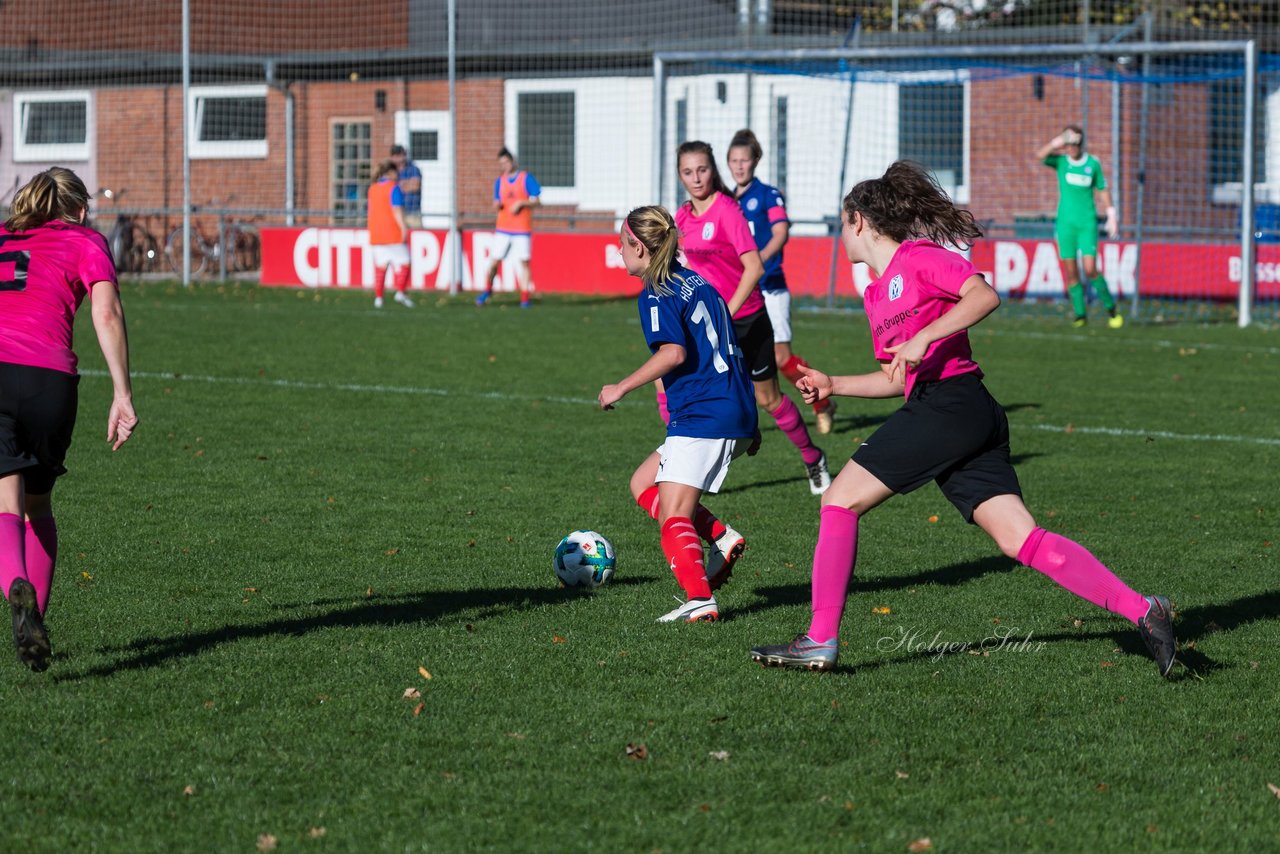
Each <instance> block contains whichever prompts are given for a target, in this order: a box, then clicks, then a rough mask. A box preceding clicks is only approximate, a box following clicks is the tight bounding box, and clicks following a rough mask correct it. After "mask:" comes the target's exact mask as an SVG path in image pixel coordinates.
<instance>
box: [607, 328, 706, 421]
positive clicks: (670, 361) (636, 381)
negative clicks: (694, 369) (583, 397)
mask: <svg viewBox="0 0 1280 854" xmlns="http://www.w3.org/2000/svg"><path fill="white" fill-rule="evenodd" d="M684 360H685V349H684V347H682V346H681V345H679V344H671V343H667V344H663V345H661V346H660V347H658V349H657V351H656V352H655V353H654V354H653V355H652V356H650V357H649V358H648V359H647V360H646V361H645V363H644V364H643V365H641V366H640V367H638V368H636V370H635V372H634V373H632V374H631V376H629V377H627V378H626V379H624V380H622V381H621V382H617V383H610V384H609V385H606V386H604V387H603V388H601V389H600V394H598V395H597V396H596V400H597V401H598V402H599V404H600V408H601V409H613V405H614V404H615V403H617V402H618V401H619V400H622V398H624V397H626V396H627V395H628V394H629V393H630V392H633V391H635V390H636V389H638V388H640V386H643V385H648V384H649V383H651V382H653V381H654V380H658V379H661V378H662V377H664V376H666V375H667V374H668V373H670V372H671V370H672V369H673V368H675V367H676V366H678V365H682V364H684Z"/></svg>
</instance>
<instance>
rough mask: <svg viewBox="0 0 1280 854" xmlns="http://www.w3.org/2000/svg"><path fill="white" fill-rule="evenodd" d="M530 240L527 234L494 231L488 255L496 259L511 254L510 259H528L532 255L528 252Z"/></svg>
mask: <svg viewBox="0 0 1280 854" xmlns="http://www.w3.org/2000/svg"><path fill="white" fill-rule="evenodd" d="M531 244H532V241H531V240H530V239H529V235H527V234H507V233H505V232H502V231H496V232H494V234H493V243H491V244H489V250H490V252H489V257H490V258H491V259H492V260H494V261H497V260H499V259H502V258H506V257H507V255H508V254H510V255H511V260H512V261H528V260H529V259H530V258H532V257H533V255H532V253H531V252H530V248H531Z"/></svg>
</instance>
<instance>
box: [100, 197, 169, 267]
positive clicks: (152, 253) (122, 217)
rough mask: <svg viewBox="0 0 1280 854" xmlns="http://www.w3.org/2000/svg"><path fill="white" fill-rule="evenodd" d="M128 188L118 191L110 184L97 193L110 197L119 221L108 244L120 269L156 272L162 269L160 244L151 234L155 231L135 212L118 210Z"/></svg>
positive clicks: (111, 231)
mask: <svg viewBox="0 0 1280 854" xmlns="http://www.w3.org/2000/svg"><path fill="white" fill-rule="evenodd" d="M125 192H126V190H120V191H119V192H116V191H114V190H111V189H109V188H107V187H104V188H102V189H101V190H99V191H98V192H97V195H99V196H102V197H103V198H105V199H109V200H110V201H111V205H112V211H113V212H115V215H116V221H115V223H114V224H113V225H112V226H111V230H110V231H108V232H107V234H106V237H107V247H108V248H109V249H110V250H111V258H112V260H114V261H115V265H116V270H117V271H119V272H121V273H155V272H158V271H159V270H160V244H159V243H157V242H156V239H155V238H154V237H152V236H151V232H149V231H147V229H146V227H145V226H143V225H142V223H141V222H139V221H138V218H137V217H136V216H135V215H134V214H131V213H121V212H118V211H116V207H117V205H118V202H119V199H120V198H121V197H122V196H123V195H124V194H125Z"/></svg>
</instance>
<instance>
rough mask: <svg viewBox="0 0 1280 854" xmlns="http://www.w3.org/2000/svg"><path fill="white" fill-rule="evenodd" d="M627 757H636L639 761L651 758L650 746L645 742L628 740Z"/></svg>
mask: <svg viewBox="0 0 1280 854" xmlns="http://www.w3.org/2000/svg"><path fill="white" fill-rule="evenodd" d="M627 758H628V759H634V760H636V761H637V762H643V761H644V760H646V759H648V758H649V748H647V747H645V746H644V745H643V744H632V743H631V742H627Z"/></svg>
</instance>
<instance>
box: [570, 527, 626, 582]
mask: <svg viewBox="0 0 1280 854" xmlns="http://www.w3.org/2000/svg"><path fill="white" fill-rule="evenodd" d="M616 563H617V560H616V559H615V558H614V556H613V546H612V545H611V544H610V543H609V541H608V540H606V539H605V538H604V537H602V536H600V535H599V534H597V533H596V532H595V531H574V532H573V533H572V534H570V535H569V536H567V537H565V538H564V539H563V540H561V541H560V545H558V546H556V559H555V567H556V575H557V576H558V577H559V578H560V580H561V581H563V582H564V584H565V586H566V587H599V586H600V585H601V584H604V583H605V582H606V581H608V580H609V579H610V578H613V568H614V566H615V564H616Z"/></svg>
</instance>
